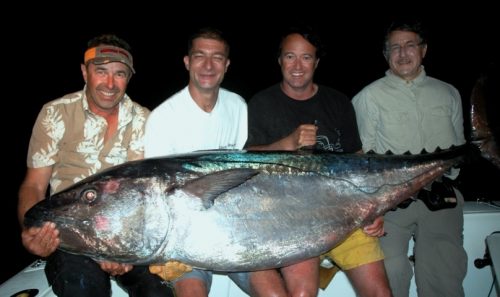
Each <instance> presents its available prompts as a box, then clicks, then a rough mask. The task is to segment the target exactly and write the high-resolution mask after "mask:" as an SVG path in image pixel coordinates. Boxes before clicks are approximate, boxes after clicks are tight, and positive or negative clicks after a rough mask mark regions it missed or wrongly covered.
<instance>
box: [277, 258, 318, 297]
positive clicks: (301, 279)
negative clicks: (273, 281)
mask: <svg viewBox="0 0 500 297" xmlns="http://www.w3.org/2000/svg"><path fill="white" fill-rule="evenodd" d="M281 274H282V275H283V279H284V280H285V285H286V288H287V291H288V293H289V296H304V297H305V296H311V297H313V296H317V295H318V288H319V257H314V258H311V259H308V260H305V261H303V262H300V263H297V264H294V265H290V266H286V267H283V268H281Z"/></svg>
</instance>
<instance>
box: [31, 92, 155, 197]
mask: <svg viewBox="0 0 500 297" xmlns="http://www.w3.org/2000/svg"><path fill="white" fill-rule="evenodd" d="M148 115H149V110H148V109H147V108H145V107H142V106H140V105H139V104H137V103H135V102H133V101H132V100H131V99H130V98H129V97H128V96H127V95H125V98H123V100H122V101H121V102H120V104H119V115H118V128H117V131H116V132H115V134H114V135H113V136H112V137H111V138H109V139H108V140H107V141H106V142H104V136H105V134H106V127H107V122H106V120H105V119H104V118H103V117H101V116H98V115H96V114H95V113H93V112H92V111H91V110H90V109H89V105H88V101H87V98H86V95H85V89H84V90H82V91H79V92H76V93H73V94H68V95H66V96H64V97H62V98H59V99H56V100H54V101H51V102H49V103H47V104H45V105H44V106H43V108H42V110H41V111H40V113H39V114H38V118H37V120H36V122H35V125H34V127H33V133H32V134H31V139H30V144H29V149H28V159H27V165H28V167H30V168H40V167H47V166H52V176H51V179H50V192H51V194H53V193H55V192H58V191H61V190H63V189H65V188H67V187H69V186H71V185H73V184H74V183H76V182H78V181H80V180H82V179H83V178H85V177H88V176H90V175H92V174H94V173H97V172H99V171H102V170H103V169H106V168H108V167H111V166H114V165H118V164H121V163H124V162H126V161H131V160H136V159H140V158H142V156H143V153H144V143H143V137H144V125H145V123H146V118H147V116H148Z"/></svg>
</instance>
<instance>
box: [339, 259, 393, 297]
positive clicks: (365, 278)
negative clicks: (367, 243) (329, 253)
mask: <svg viewBox="0 0 500 297" xmlns="http://www.w3.org/2000/svg"><path fill="white" fill-rule="evenodd" d="M345 273H346V274H347V277H348V278H349V281H350V282H351V284H352V286H353V288H354V290H355V291H356V295H358V296H362V297H369V296H370V297H372V296H373V297H375V296H377V297H382V296H384V297H389V296H392V293H391V289H390V287H389V281H388V280H387V275H386V273H385V268H384V263H383V261H382V260H379V261H376V262H372V263H368V264H364V265H361V266H358V267H356V268H352V269H349V270H346V271H345Z"/></svg>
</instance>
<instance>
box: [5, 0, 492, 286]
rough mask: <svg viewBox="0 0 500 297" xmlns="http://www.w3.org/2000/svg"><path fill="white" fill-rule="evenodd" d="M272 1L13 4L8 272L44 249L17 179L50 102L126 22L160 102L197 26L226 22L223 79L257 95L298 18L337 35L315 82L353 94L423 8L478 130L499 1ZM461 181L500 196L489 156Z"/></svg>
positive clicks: (153, 97)
mask: <svg viewBox="0 0 500 297" xmlns="http://www.w3.org/2000/svg"><path fill="white" fill-rule="evenodd" d="M181 4H182V3H181ZM268 4H269V3H268ZM163 5H168V4H167V3H165V4H163ZM273 5H277V6H278V7H282V9H280V10H274V11H269V10H268V9H267V8H266V7H265V6H259V5H256V4H253V5H247V4H245V3H239V4H238V7H233V6H229V7H225V6H223V5H222V4H221V3H205V5H200V4H196V3H189V6H188V5H186V8H185V9H175V10H174V9H164V8H160V7H159V6H158V7H152V6H150V7H148V6H147V5H146V4H144V5H143V7H140V8H139V7H135V6H130V7H121V6H120V4H119V3H117V2H110V3H109V4H106V3H102V4H95V3H82V7H79V8H78V9H74V10H65V8H63V7H58V8H54V7H47V6H37V7H33V6H32V7H30V9H29V10H28V9H27V8H19V9H18V10H15V11H11V12H9V11H4V13H12V16H11V19H12V18H13V19H15V21H13V22H9V23H6V24H2V31H3V33H5V34H3V37H2V39H3V42H2V44H3V46H2V47H3V50H2V52H3V54H2V56H3V58H2V65H3V69H2V70H3V72H4V73H3V74H2V77H4V79H3V80H2V90H3V96H4V98H3V108H2V111H3V117H2V122H3V127H4V129H5V131H6V132H7V134H6V136H5V137H6V138H5V139H4V141H3V146H4V150H3V151H4V152H6V153H5V155H4V156H5V157H4V162H5V163H4V164H5V165H6V166H4V168H5V170H4V174H3V176H4V183H3V184H4V189H7V192H6V193H5V192H4V195H3V196H4V197H3V199H4V200H3V201H4V202H5V203H4V205H3V207H2V216H0V217H1V223H2V226H3V227H4V230H7V232H6V234H5V235H6V238H5V239H4V240H3V241H2V242H3V245H4V248H3V251H4V254H5V256H4V257H11V259H10V260H8V261H7V262H6V263H4V265H2V268H1V273H0V283H1V282H3V281H5V280H6V279H7V278H8V277H10V276H12V275H13V274H15V273H16V272H18V271H19V270H20V269H21V268H23V267H24V266H26V265H27V264H28V263H30V262H31V261H32V260H33V259H35V258H34V257H33V256H30V255H29V254H28V253H27V252H26V251H25V250H24V248H23V247H22V245H21V243H20V235H19V234H20V231H19V227H18V223H17V218H16V206H17V190H18V187H19V185H20V183H21V181H22V179H23V177H24V174H25V170H26V153H27V147H28V142H29V137H30V134H31V129H32V126H33V123H34V121H35V119H36V116H37V114H38V112H39V110H40V108H41V106H42V104H44V103H45V102H47V101H49V100H52V99H55V98H58V97H61V96H63V95H65V94H67V93H70V92H74V91H77V90H80V89H82V87H83V79H82V76H81V72H80V63H81V62H82V59H83V52H84V50H85V48H86V43H87V41H88V40H89V39H90V38H92V37H94V36H95V35H98V34H102V33H115V34H117V35H118V36H120V37H122V38H124V39H125V40H127V41H128V42H129V43H130V44H131V46H132V53H133V55H134V65H135V69H136V71H137V73H136V75H135V76H134V77H133V78H132V81H131V83H130V84H129V88H128V92H127V93H128V94H129V95H130V96H131V97H132V99H133V100H135V101H137V102H139V103H141V104H142V105H144V106H147V107H148V108H150V109H152V108H154V107H156V106H157V105H158V104H159V103H161V102H162V101H163V100H164V99H166V98H167V97H169V96H170V95H172V94H173V93H175V92H176V91H178V90H179V89H180V88H182V87H184V86H185V85H186V84H187V81H188V74H187V71H186V70H185V68H184V65H183V62H182V58H183V55H184V54H185V52H186V44H187V37H188V36H189V35H190V34H191V33H192V31H193V30H194V29H196V28H199V27H201V26H206V25H210V26H215V27H217V28H219V29H221V30H223V31H224V32H225V33H226V34H227V35H228V38H229V41H230V43H231V57H230V58H231V65H230V67H229V71H228V73H227V74H226V78H225V81H224V82H223V87H225V88H227V89H229V90H232V91H235V92H237V93H239V94H241V95H242V96H243V97H244V98H246V99H249V98H250V97H251V96H252V95H253V94H254V93H255V92H257V91H259V90H261V89H263V88H265V87H268V86H270V85H271V84H274V83H276V82H278V81H279V80H280V78H281V74H280V71H279V67H278V64H277V60H276V52H277V47H278V42H279V37H280V32H281V31H282V29H284V28H286V27H288V26H289V25H292V24H297V23H307V24H310V25H312V26H313V27H315V28H316V30H317V31H319V33H320V34H321V36H322V37H323V41H324V43H325V45H326V46H327V56H326V57H324V58H322V60H321V61H320V64H319V68H318V70H317V72H316V75H315V80H316V82H318V83H321V84H325V85H328V86H332V87H334V88H336V89H338V90H340V91H342V92H344V93H346V94H347V95H348V96H350V97H352V96H354V95H355V94H356V93H357V92H358V91H359V90H360V89H361V88H362V87H364V86H365V85H367V84H368V83H370V82H372V81H373V80H375V79H377V78H380V77H381V76H383V75H384V72H385V70H386V69H387V65H386V62H385V60H384V58H383V56H382V40H383V34H384V32H385V28H386V27H387V26H388V25H389V24H390V22H391V20H393V19H394V18H396V17H399V16H401V15H406V16H411V17H418V18H420V19H421V20H422V21H423V22H424V24H425V25H426V27H427V28H428V53H427V57H426V59H425V60H424V65H425V67H426V71H427V74H428V75H430V76H433V77H436V78H438V79H441V80H444V81H446V82H449V83H451V84H453V85H454V86H456V87H457V88H458V89H459V91H460V93H461V95H462V98H463V102H464V116H465V120H466V132H467V133H468V131H469V130H470V128H469V125H468V122H467V121H468V110H469V103H468V99H469V97H470V94H471V89H472V87H473V85H474V83H475V81H476V79H477V78H478V77H479V75H480V74H481V72H482V71H483V70H484V69H485V68H486V67H487V66H488V65H489V64H491V63H492V62H493V61H495V60H496V61H497V62H498V58H497V56H498V46H497V45H496V44H497V43H498V42H499V41H498V39H499V38H498V36H500V35H499V29H500V26H499V23H498V16H497V15H493V13H492V11H494V10H493V9H492V8H491V7H484V6H480V5H479V4H476V5H477V6H476V7H475V8H471V7H467V8H457V7H453V8H449V9H439V10H438V9H436V8H435V7H433V6H427V7H419V8H418V9H416V8H415V7H412V6H407V7H400V5H401V4H400V3H399V4H398V6H397V7H396V6H394V5H392V7H391V9H390V10H389V9H388V8H387V7H385V6H384V7H382V6H379V7H375V6H366V5H362V4H359V5H358V6H359V7H355V6H356V5H353V8H351V9H348V10H347V9H345V8H342V9H340V8H338V9H332V8H331V7H329V8H327V7H323V6H319V5H317V4H315V3H314V1H312V2H307V3H301V4H300V5H297V4H292V3H276V4H273ZM330 5H335V3H332V4H330ZM384 5H389V3H385V4H384ZM415 5H416V4H415ZM419 5H422V6H423V5H424V4H423V3H419ZM63 10H65V12H64V13H61V11H63ZM457 10H458V11H457ZM28 11H29V12H28ZM375 11H379V12H377V13H375ZM380 11H383V13H380ZM5 78H6V79H5ZM497 99H498V98H497ZM497 106H498V105H497ZM497 114H498V112H497ZM460 180H461V182H462V185H461V187H462V190H463V192H464V193H465V195H466V199H468V200H476V199H478V198H486V199H495V200H499V199H500V197H499V196H498V195H497V192H494V190H493V185H492V183H491V182H488V181H496V182H498V181H499V180H500V173H499V171H498V170H496V169H495V168H493V167H492V165H490V164H489V163H487V162H485V161H484V160H481V159H474V161H473V162H472V163H469V164H468V165H467V166H466V167H465V168H464V169H463V170H462V173H461V177H460Z"/></svg>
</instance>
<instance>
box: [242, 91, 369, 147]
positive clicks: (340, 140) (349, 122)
mask: <svg viewBox="0 0 500 297" xmlns="http://www.w3.org/2000/svg"><path fill="white" fill-rule="evenodd" d="M314 123H316V125H317V126H318V133H317V137H316V147H315V149H319V150H326V151H333V152H346V153H353V152H356V151H358V150H360V149H361V140H360V138H359V133H358V127H357V124H356V116H355V114H354V108H353V107H352V104H351V101H350V100H349V98H348V97H347V96H346V95H344V94H342V93H340V92H338V91H336V90H334V89H332V88H329V87H326V86H319V88H318V92H317V93H316V94H315V95H314V96H313V97H311V98H310V99H308V100H303V101H301V100H295V99H292V98H290V97H288V96H287V95H286V94H285V93H284V92H283V91H282V90H281V87H280V84H276V85H273V86H271V87H270V88H267V89H265V90H263V91H261V92H259V93H257V94H256V95H255V96H253V97H252V99H250V101H249V103H248V129H249V130H248V131H249V132H248V140H247V143H246V146H252V145H265V144H270V143H273V142H275V141H277V140H280V139H282V138H284V137H286V136H288V135H289V134H290V133H292V132H293V131H294V130H295V129H297V127H298V126H300V125H302V124H314Z"/></svg>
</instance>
